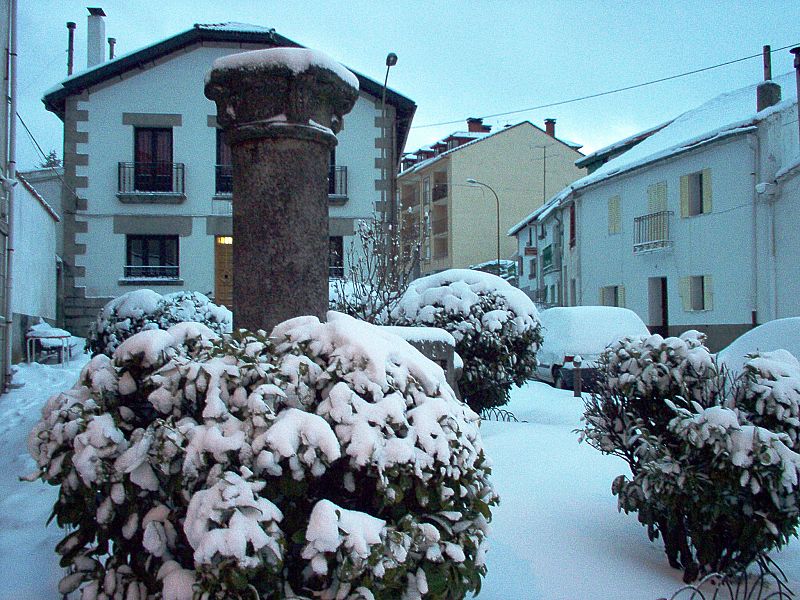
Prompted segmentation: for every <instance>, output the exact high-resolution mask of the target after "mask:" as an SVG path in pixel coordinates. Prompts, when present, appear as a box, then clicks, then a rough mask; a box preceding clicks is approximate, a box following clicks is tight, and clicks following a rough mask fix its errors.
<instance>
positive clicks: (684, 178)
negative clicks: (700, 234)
mask: <svg viewBox="0 0 800 600" xmlns="http://www.w3.org/2000/svg"><path fill="white" fill-rule="evenodd" d="M688 216H689V176H688V175H681V218H684V219H685V218H686V217H688Z"/></svg>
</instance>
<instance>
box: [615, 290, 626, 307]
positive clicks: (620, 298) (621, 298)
mask: <svg viewBox="0 0 800 600" xmlns="http://www.w3.org/2000/svg"><path fill="white" fill-rule="evenodd" d="M617 304H618V305H619V306H621V307H623V308H625V286H624V285H621V286H619V287H617Z"/></svg>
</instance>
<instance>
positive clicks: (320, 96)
mask: <svg viewBox="0 0 800 600" xmlns="http://www.w3.org/2000/svg"><path fill="white" fill-rule="evenodd" d="M205 95H206V97H207V98H209V99H210V100H213V101H214V102H216V104H217V122H218V123H219V125H220V126H221V127H222V128H223V129H224V130H225V132H226V134H227V136H228V143H229V144H231V145H235V144H237V143H238V142H241V141H244V140H249V139H257V138H295V139H303V140H308V141H316V142H322V143H326V142H327V143H329V144H330V145H335V144H336V137H335V134H336V133H337V132H339V131H340V130H341V128H342V117H343V115H345V114H347V113H348V112H350V110H351V109H352V108H353V106H354V105H355V102H356V100H357V99H358V79H357V78H356V77H355V75H353V74H352V73H351V72H350V71H348V70H347V69H345V68H344V67H343V66H342V65H340V64H339V63H337V62H336V61H334V60H333V59H331V58H329V57H328V56H327V55H325V54H323V53H322V52H319V51H316V50H309V49H306V48H270V49H267V50H254V51H251V52H242V53H239V54H231V55H229V56H224V57H222V58H219V59H217V60H216V61H214V64H213V67H212V69H211V71H210V72H209V73H208V75H207V76H206V84H205Z"/></svg>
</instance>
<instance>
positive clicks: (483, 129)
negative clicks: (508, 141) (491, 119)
mask: <svg viewBox="0 0 800 600" xmlns="http://www.w3.org/2000/svg"><path fill="white" fill-rule="evenodd" d="M491 130H492V128H491V127H490V126H489V125H484V124H483V119H479V118H478V117H470V118H469V119H467V131H469V132H470V133H489V132H490V131H491Z"/></svg>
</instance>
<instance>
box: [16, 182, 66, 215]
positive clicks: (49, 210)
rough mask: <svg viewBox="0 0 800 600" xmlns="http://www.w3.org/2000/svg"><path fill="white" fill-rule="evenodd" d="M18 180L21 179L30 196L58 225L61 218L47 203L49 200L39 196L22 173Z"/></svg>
mask: <svg viewBox="0 0 800 600" xmlns="http://www.w3.org/2000/svg"><path fill="white" fill-rule="evenodd" d="M17 179H19V181H20V183H22V187H24V188H25V189H26V190H27V191H28V192H29V193H30V195H31V196H33V197H34V198H35V199H36V200H37V201H38V202H39V204H41V205H42V208H44V209H45V211H47V213H48V214H49V215H50V216H51V217H52V218H53V220H54V221H55V222H56V223H58V222H59V221H61V217H59V216H58V213H57V212H56V211H55V209H54V208H53V207H52V206H50V205H49V204H48V203H47V200H45V199H44V198H42V196H41V194H39V192H37V191H36V190H35V189H34V187H33V186H32V185H31V184H30V183H28V180H27V179H25V177H24V176H23V175H22V173H17Z"/></svg>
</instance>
